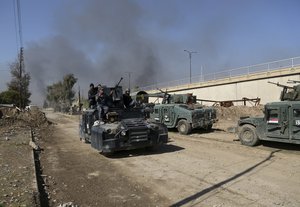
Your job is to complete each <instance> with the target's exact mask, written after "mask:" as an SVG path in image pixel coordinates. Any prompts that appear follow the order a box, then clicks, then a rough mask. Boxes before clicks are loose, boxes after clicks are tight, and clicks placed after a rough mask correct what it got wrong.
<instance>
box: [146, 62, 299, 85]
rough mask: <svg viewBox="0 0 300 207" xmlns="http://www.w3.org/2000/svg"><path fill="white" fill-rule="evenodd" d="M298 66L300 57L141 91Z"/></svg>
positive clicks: (188, 79) (172, 82) (182, 80)
mask: <svg viewBox="0 0 300 207" xmlns="http://www.w3.org/2000/svg"><path fill="white" fill-rule="evenodd" d="M296 66H300V57H294V58H288V59H283V60H277V61H273V62H267V63H261V64H257V65H251V66H245V67H240V68H235V69H230V70H224V71H220V72H215V73H209V74H204V75H202V76H201V75H200V76H194V77H192V78H191V83H190V78H189V77H187V78H184V79H180V80H174V81H169V82H164V83H157V84H154V85H149V86H143V87H140V90H145V91H147V90H156V89H157V88H170V87H175V86H182V85H188V84H192V83H201V82H207V81H212V80H218V79H224V78H232V77H236V76H241V75H250V74H254V73H259V72H268V71H271V70H278V69H280V68H289V67H291V68H292V67H296Z"/></svg>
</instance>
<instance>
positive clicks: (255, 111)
mask: <svg viewBox="0 0 300 207" xmlns="http://www.w3.org/2000/svg"><path fill="white" fill-rule="evenodd" d="M215 108H216V110H217V119H218V122H217V123H215V124H214V126H213V127H214V128H215V129H218V130H221V131H226V132H233V131H234V130H233V129H234V128H235V127H236V126H237V122H238V120H239V119H240V117H245V116H251V117H255V116H263V108H264V107H263V106H262V105H259V106H231V107H222V106H216V107H215Z"/></svg>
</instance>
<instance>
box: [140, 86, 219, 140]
mask: <svg viewBox="0 0 300 207" xmlns="http://www.w3.org/2000/svg"><path fill="white" fill-rule="evenodd" d="M149 97H158V98H162V102H161V104H152V105H149V103H148V102H149V100H148V98H149ZM136 101H137V103H142V104H146V111H145V112H148V114H149V115H148V116H149V118H150V119H151V120H153V121H156V122H157V123H163V124H165V125H166V126H167V127H168V128H177V130H178V132H179V133H180V134H189V133H191V131H192V129H205V130H210V129H211V128H212V126H213V123H215V122H216V121H217V117H216V110H215V109H214V108H212V107H204V106H202V105H198V104H197V103H196V96H193V95H192V94H174V95H171V94H169V93H167V92H162V91H161V93H158V94H147V93H146V92H145V91H140V92H138V93H137V94H136ZM147 108H148V110H147Z"/></svg>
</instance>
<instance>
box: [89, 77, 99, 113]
mask: <svg viewBox="0 0 300 207" xmlns="http://www.w3.org/2000/svg"><path fill="white" fill-rule="evenodd" d="M96 94H97V88H95V87H94V84H93V83H91V84H90V90H89V92H88V99H89V108H91V109H93V108H96V104H97V103H96Z"/></svg>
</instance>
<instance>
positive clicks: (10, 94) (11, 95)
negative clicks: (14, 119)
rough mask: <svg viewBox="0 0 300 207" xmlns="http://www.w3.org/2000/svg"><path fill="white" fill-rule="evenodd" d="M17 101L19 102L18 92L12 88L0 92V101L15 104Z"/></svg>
mask: <svg viewBox="0 0 300 207" xmlns="http://www.w3.org/2000/svg"><path fill="white" fill-rule="evenodd" d="M18 102H19V92H17V91H14V90H8V91H3V92H2V93H0V103H2V104H14V105H17V104H18Z"/></svg>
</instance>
